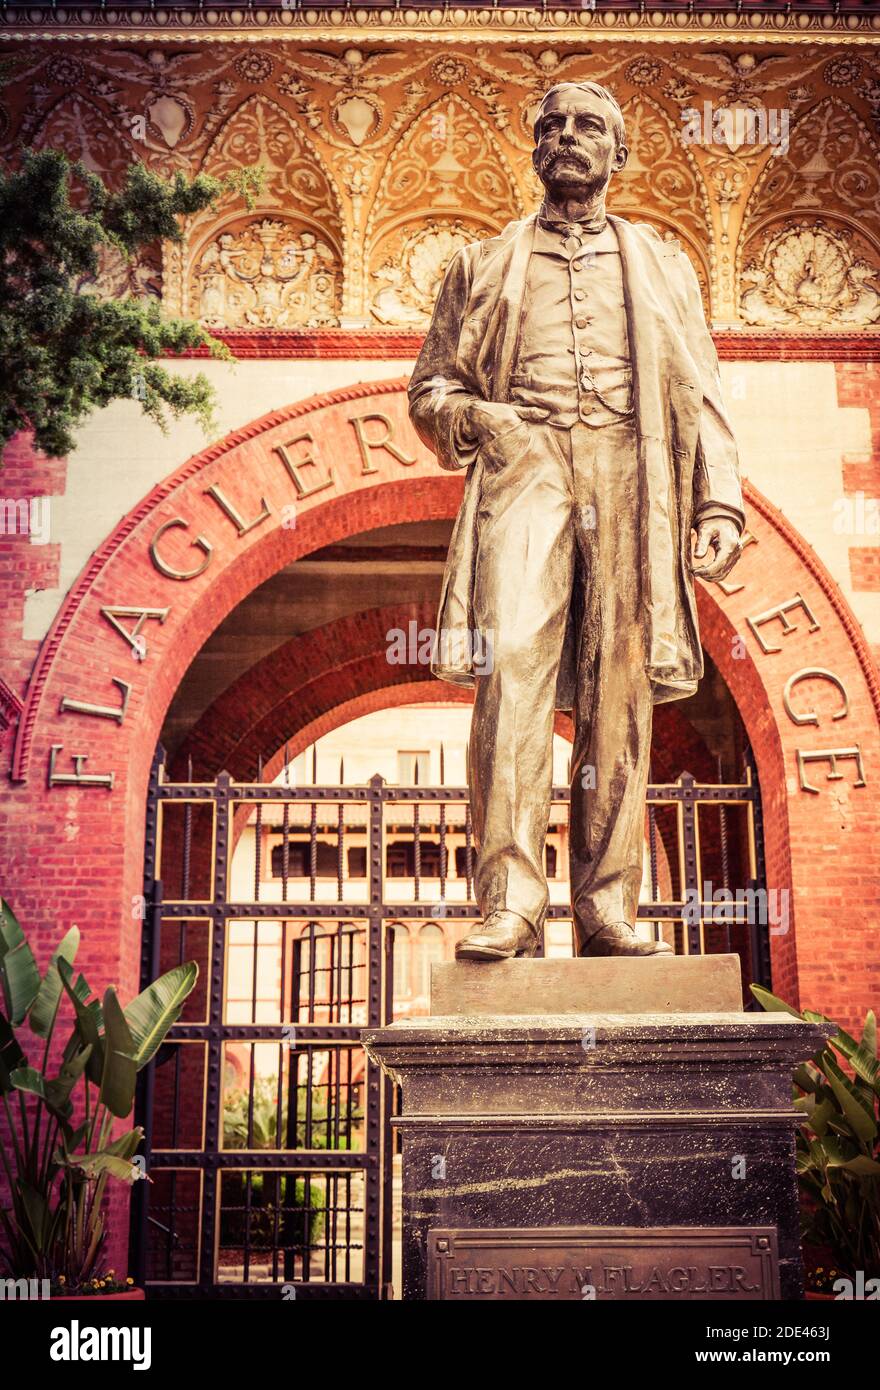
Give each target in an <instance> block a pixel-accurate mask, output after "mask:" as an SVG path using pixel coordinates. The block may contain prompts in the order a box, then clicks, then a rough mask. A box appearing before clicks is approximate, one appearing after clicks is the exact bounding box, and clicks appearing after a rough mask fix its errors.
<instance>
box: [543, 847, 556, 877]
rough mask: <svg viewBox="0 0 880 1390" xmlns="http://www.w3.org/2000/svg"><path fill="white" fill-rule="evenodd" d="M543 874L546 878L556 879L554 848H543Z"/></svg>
mask: <svg viewBox="0 0 880 1390" xmlns="http://www.w3.org/2000/svg"><path fill="white" fill-rule="evenodd" d="M544 873H545V874H546V875H547V877H548V878H555V877H556V846H555V845H545V846H544Z"/></svg>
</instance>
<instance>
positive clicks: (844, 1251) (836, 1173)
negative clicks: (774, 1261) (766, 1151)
mask: <svg viewBox="0 0 880 1390" xmlns="http://www.w3.org/2000/svg"><path fill="white" fill-rule="evenodd" d="M751 990H752V994H753V995H754V996H755V998H756V999H757V1001H758V1003H759V1004H760V1005H761V1006H762V1008H764V1009H767V1010H770V1011H774V1012H784V1013H789V1014H793V1015H794V1017H795V1018H800V1019H803V1020H804V1021H805V1022H807V1023H831V1022H833V1020H831V1019H829V1018H826V1017H825V1015H824V1014H817V1013H812V1012H810V1010H809V1009H805V1010H804V1011H803V1013H800V1012H799V1011H798V1010H797V1009H795V1008H793V1007H792V1006H791V1005H790V1004H786V1003H785V1001H784V1000H782V999H778V998H777V997H776V995H774V994H770V993H769V991H768V990H766V989H762V988H761V987H760V986H759V985H752V986H751ZM836 1026H837V1025H836V1024H835V1027H836ZM835 1053H836V1054H839V1056H836V1055H835ZM841 1059H842V1060H843V1061H844V1062H845V1063H848V1065H849V1067H850V1068H851V1069H852V1072H853V1075H852V1076H848V1075H847V1073H846V1072H845V1071H844V1070H843V1067H842V1066H841ZM793 1082H794V1104H795V1108H796V1109H797V1110H799V1111H800V1112H801V1114H802V1115H803V1120H802V1122H801V1125H800V1128H799V1130H798V1134H797V1148H796V1160H797V1174H798V1183H799V1186H800V1191H801V1196H802V1213H803V1239H804V1242H805V1246H806V1247H807V1248H806V1249H805V1255H809V1253H811V1251H812V1252H813V1253H814V1254H815V1257H816V1258H814V1260H813V1261H812V1262H810V1261H808V1268H807V1282H808V1293H807V1297H808V1298H810V1297H813V1298H834V1297H837V1296H845V1295H842V1294H841V1283H840V1281H846V1283H845V1284H844V1287H846V1286H847V1285H848V1287H849V1288H850V1290H852V1289H854V1288H857V1287H858V1286H859V1274H860V1273H861V1286H862V1287H864V1284H865V1282H866V1281H867V1280H870V1279H876V1278H878V1276H880V1115H878V1106H880V1063H878V1060H877V1020H876V1017H875V1015H874V1014H873V1012H871V1011H869V1012H868V1015H867V1018H866V1019H865V1025H864V1028H863V1029H862V1036H861V1040H860V1041H859V1042H857V1041H856V1039H855V1038H853V1037H851V1036H850V1034H849V1033H846V1032H844V1030H843V1029H842V1028H838V1030H837V1032H836V1033H835V1034H834V1035H833V1036H832V1037H830V1038H829V1039H828V1042H827V1043H826V1044H825V1046H824V1047H823V1048H822V1049H821V1050H820V1051H819V1052H817V1053H816V1055H815V1057H813V1058H811V1059H810V1061H809V1062H805V1063H803V1064H802V1065H801V1066H799V1067H797V1068H796V1069H795V1072H794V1077H793ZM819 1261H821V1263H819ZM850 1296H851V1295H850Z"/></svg>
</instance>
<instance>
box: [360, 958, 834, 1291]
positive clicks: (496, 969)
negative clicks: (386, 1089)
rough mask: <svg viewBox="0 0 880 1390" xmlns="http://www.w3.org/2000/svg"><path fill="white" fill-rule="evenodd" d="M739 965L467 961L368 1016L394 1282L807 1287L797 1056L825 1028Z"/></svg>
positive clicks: (440, 1287) (420, 1287)
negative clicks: (378, 1078) (756, 999)
mask: <svg viewBox="0 0 880 1390" xmlns="http://www.w3.org/2000/svg"><path fill="white" fill-rule="evenodd" d="M493 979H494V980H495V985H494V986H493V984H492V981H493ZM738 979H739V961H738V958H737V957H717V956H716V957H707V958H673V959H669V958H668V957H667V958H666V959H665V960H664V959H663V958H662V957H658V958H655V959H648V960H617V961H613V960H596V961H591V960H571V961H558V960H534V961H512V962H509V963H504V964H482V963H467V964H466V963H464V962H462V963H460V964H456V965H454V966H449V965H444V966H435V967H434V981H433V998H434V1000H439V1001H441V1002H442V1007H443V1012H442V1013H433V1014H432V1015H431V1016H429V1017H427V1018H419V1019H413V1020H411V1021H402V1022H398V1023H395V1024H393V1025H392V1026H391V1027H388V1028H382V1029H370V1030H367V1031H365V1032H364V1034H363V1038H364V1043H365V1046H366V1049H367V1051H368V1053H369V1054H370V1056H371V1057H373V1058H374V1059H375V1060H376V1061H378V1062H379V1063H380V1064H381V1065H382V1066H383V1067H384V1068H385V1070H386V1072H387V1073H388V1074H389V1076H391V1077H392V1078H393V1079H394V1080H395V1081H396V1082H398V1083H399V1084H400V1085H401V1087H402V1092H403V1105H402V1114H401V1115H400V1117H399V1118H398V1119H397V1120H396V1121H395V1123H396V1124H397V1126H398V1127H399V1131H400V1134H401V1139H402V1148H403V1203H404V1207H403V1226H404V1250H403V1285H404V1287H403V1296H404V1298H406V1299H425V1298H432V1299H466V1300H479V1299H490V1300H492V1299H506V1298H510V1299H532V1298H535V1299H552V1298H565V1299H585V1298H596V1299H622V1298H629V1299H645V1298H662V1299H675V1298H688V1299H695V1298H700V1299H740V1298H742V1299H762V1298H771V1299H778V1298H782V1299H793V1298H799V1297H800V1296H801V1295H802V1272H801V1263H800V1247H799V1234H798V1233H799V1221H798V1200H797V1188H796V1180H795V1169H794V1130H795V1126H796V1124H797V1120H798V1116H797V1113H796V1112H795V1111H794V1110H793V1108H792V1101H791V1073H792V1070H793V1068H794V1066H795V1065H796V1064H797V1063H798V1062H800V1061H803V1060H805V1059H806V1058H808V1057H809V1056H811V1055H812V1054H813V1053H814V1052H815V1051H816V1050H817V1049H818V1047H819V1046H820V1045H821V1043H822V1041H823V1040H824V1038H825V1037H826V1036H827V1034H828V1032H829V1031H830V1030H829V1028H828V1027H827V1026H825V1025H813V1024H806V1023H802V1022H800V1020H798V1019H795V1018H791V1017H790V1016H788V1015H786V1014H763V1013H743V1012H742V1011H741V1008H742V1006H741V996H740V993H739V985H738ZM603 994H604V995H605V997H608V998H609V999H611V1000H612V1001H613V1003H614V1011H613V1012H612V1011H605V1010H601V1009H600V1008H599V1007H597V1006H598V1002H599V1000H600V999H601V998H602V997H603ZM499 1002H500V1006H501V1007H502V1008H503V1009H506V1010H507V1011H506V1012H498V1009H499ZM542 1002H546V1003H549V1004H550V1005H552V1010H553V1011H552V1012H542V1011H541V1008H542ZM688 1002H690V1003H691V1004H694V1003H697V1004H701V1005H703V1007H701V1009H700V1011H697V1012H695V1011H693V1010H692V1009H691V1010H688V1009H686V1003H688ZM456 1003H465V1004H466V1005H467V1007H468V1009H469V1012H467V1013H462V1012H458V1011H457V1009H456ZM637 1004H638V1008H639V1010H640V1011H639V1012H636V1011H635V1010H636V1006H637ZM706 1004H708V1005H709V1006H710V1007H708V1008H707V1007H705V1005H706ZM585 1005H586V1006H585ZM627 1005H629V1007H627ZM490 1008H491V1009H493V1012H491V1013H490V1012H488V1010H489V1009H490ZM514 1010H516V1011H514Z"/></svg>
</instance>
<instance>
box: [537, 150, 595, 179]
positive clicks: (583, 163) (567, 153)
mask: <svg viewBox="0 0 880 1390" xmlns="http://www.w3.org/2000/svg"><path fill="white" fill-rule="evenodd" d="M560 159H570V160H572V161H573V162H574V163H575V164H577V165H579V167H580V168H581V169H584V170H587V171H589V169H590V160H589V157H588V156H587V155H584V154H581V152H580V150H575V149H572V148H571V146H563V147H562V148H561V149H556V150H553V151H552V152H551V153H550V154H548V155H546V156H545V157H544V159H542V160H541V173H542V174H544V173H546V172H547V171H548V170H550V169H552V168H553V166H554V164H558V163H559V161H560Z"/></svg>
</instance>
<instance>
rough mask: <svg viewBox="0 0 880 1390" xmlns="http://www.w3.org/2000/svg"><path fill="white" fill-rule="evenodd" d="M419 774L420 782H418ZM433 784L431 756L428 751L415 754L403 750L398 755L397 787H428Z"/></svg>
mask: <svg viewBox="0 0 880 1390" xmlns="http://www.w3.org/2000/svg"><path fill="white" fill-rule="evenodd" d="M416 773H418V780H416ZM430 782H431V754H430V753H429V752H428V751H427V750H426V749H420V750H417V751H415V752H407V751H405V750H401V751H400V752H398V754H397V785H398V786H399V787H415V786H417V785H418V786H420V787H427V786H430Z"/></svg>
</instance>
